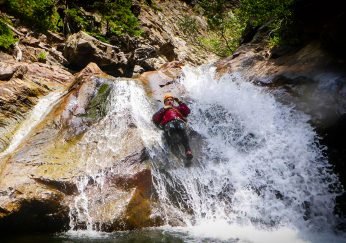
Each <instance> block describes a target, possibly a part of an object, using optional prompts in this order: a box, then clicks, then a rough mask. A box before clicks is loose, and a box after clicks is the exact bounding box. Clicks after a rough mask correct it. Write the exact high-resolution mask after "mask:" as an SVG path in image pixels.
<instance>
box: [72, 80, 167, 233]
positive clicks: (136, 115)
mask: <svg viewBox="0 0 346 243" xmlns="http://www.w3.org/2000/svg"><path fill="white" fill-rule="evenodd" d="M97 82H98V83H107V84H108V85H109V86H110V88H111V92H110V95H109V96H108V99H107V101H106V102H107V111H106V112H107V114H106V116H105V117H104V118H102V119H101V120H100V121H99V122H97V123H96V124H94V125H93V126H92V127H91V128H89V129H88V131H87V132H86V133H85V134H84V136H83V139H82V141H81V142H80V143H79V145H78V146H80V149H81V150H82V151H85V152H84V153H83V156H82V158H81V160H82V161H84V165H85V168H82V170H83V171H85V174H86V175H85V176H82V177H81V178H78V181H77V187H78V191H79V194H78V195H77V196H76V197H75V198H74V200H73V202H72V204H71V206H70V208H71V210H70V228H71V231H70V233H73V231H74V230H75V229H78V228H81V227H80V226H82V228H85V229H86V231H88V232H91V233H93V232H94V231H100V230H101V228H100V224H99V223H100V222H103V221H105V219H103V218H105V217H107V214H109V212H107V209H104V211H99V212H95V208H99V207H95V205H101V204H106V203H107V198H108V197H109V196H108V195H104V191H103V187H104V183H105V180H106V177H107V175H109V174H113V175H117V176H121V175H124V176H127V175H131V173H133V168H134V167H136V164H133V165H131V166H129V167H127V166H126V165H125V164H123V163H118V164H115V162H116V161H117V160H120V159H121V158H122V157H121V156H122V155H121V149H122V148H124V147H126V146H128V145H129V144H130V143H131V141H129V140H127V134H128V133H129V127H131V126H140V133H141V134H140V136H141V137H146V140H147V141H149V139H150V138H152V140H153V141H159V137H160V133H159V131H155V127H154V125H153V124H152V123H151V113H152V112H153V110H152V109H153V108H152V107H151V106H152V104H151V103H150V102H149V101H148V98H147V96H146V94H145V91H144V89H143V87H142V86H141V85H139V84H138V81H136V80H131V79H122V78H118V79H117V80H116V81H115V82H114V80H107V79H103V78H97ZM141 124H142V125H141ZM90 182H92V184H93V185H92V186H90V184H91V183H90ZM90 187H94V189H92V192H93V193H97V195H99V196H97V197H96V196H95V194H91V195H90V191H89V192H88V189H90ZM127 194H129V193H127ZM120 208H121V207H120ZM92 215H93V216H92ZM115 216H116V215H113V217H115ZM95 218H97V219H95Z"/></svg>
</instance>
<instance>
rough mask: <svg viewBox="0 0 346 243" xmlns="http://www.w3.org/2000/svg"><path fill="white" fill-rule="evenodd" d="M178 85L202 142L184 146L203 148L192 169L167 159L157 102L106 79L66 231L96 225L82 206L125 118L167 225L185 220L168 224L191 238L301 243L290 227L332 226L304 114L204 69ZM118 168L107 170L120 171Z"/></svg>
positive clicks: (188, 72) (188, 73) (323, 170)
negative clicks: (104, 101)
mask: <svg viewBox="0 0 346 243" xmlns="http://www.w3.org/2000/svg"><path fill="white" fill-rule="evenodd" d="M178 85H182V86H184V87H185V89H186V91H187V95H188V97H184V99H185V100H187V101H188V104H189V106H190V108H191V110H192V113H191V115H190V117H189V124H190V126H191V128H192V130H194V131H196V132H197V133H198V134H200V135H201V136H202V139H201V141H202V142H203V143H200V144H192V145H193V147H194V148H195V149H196V147H198V150H201V151H199V152H198V153H197V150H196V154H195V157H196V158H195V159H194V160H193V162H194V164H193V165H192V167H191V168H186V167H184V166H183V163H182V161H179V160H177V159H173V160H172V157H170V156H167V155H169V154H170V153H169V151H167V149H166V147H165V145H164V141H163V140H162V137H161V131H159V130H158V129H156V128H155V126H154V125H153V124H152V122H151V116H152V114H153V113H154V112H155V111H156V109H157V108H158V107H154V105H153V103H152V101H150V100H149V98H148V97H147V96H146V94H145V92H144V90H143V88H142V87H141V86H140V85H138V84H136V82H135V81H130V80H123V81H117V82H115V83H113V84H112V91H111V94H110V95H109V99H108V102H109V106H108V113H107V115H106V116H105V117H104V118H103V119H102V120H101V121H100V122H98V123H97V124H95V125H93V127H92V128H91V129H89V130H88V131H87V132H86V134H85V135H84V137H83V142H82V144H81V146H82V147H83V149H84V151H85V154H84V158H83V159H84V160H85V164H86V171H87V174H88V176H86V177H83V178H80V181H79V185H78V189H79V191H80V194H79V196H77V197H76V198H75V201H74V204H73V205H72V206H71V208H72V210H71V219H72V220H71V225H70V226H71V229H73V228H75V227H76V226H77V225H78V224H80V223H81V222H82V223H85V224H86V226H87V229H88V230H89V231H93V230H98V227H97V225H95V222H94V219H93V218H92V217H91V216H90V210H92V208H93V205H95V203H103V202H96V201H94V199H93V196H92V195H87V194H86V192H85V191H86V188H87V186H88V181H89V180H90V178H92V180H93V181H94V182H96V184H95V185H94V186H96V187H98V188H99V191H100V194H102V186H103V180H104V172H103V171H102V168H105V167H107V166H108V165H109V166H111V165H112V163H113V162H114V159H113V158H112V157H113V156H116V155H117V151H118V149H119V148H121V146H123V145H124V143H125V142H126V141H123V139H124V134H126V132H127V128H128V125H129V124H130V123H134V124H135V125H136V127H137V128H138V129H139V131H140V133H141V137H142V139H143V142H144V144H145V146H146V147H147V149H148V150H149V155H150V157H151V159H152V161H153V177H154V178H153V179H154V180H153V181H154V186H155V189H156V191H157V196H158V198H159V201H160V203H161V207H162V212H161V213H162V215H164V217H165V219H166V222H167V223H171V222H173V221H174V220H175V221H174V222H177V220H178V221H181V222H183V223H184V224H185V225H187V227H183V228H178V227H176V228H175V229H178V230H181V231H184V232H185V231H187V234H189V235H190V236H192V238H194V237H200V236H203V237H207V238H208V237H212V238H218V239H219V240H227V241H230V240H232V239H233V240H234V239H237V238H239V239H241V240H242V241H241V242H275V239H277V240H278V241H279V240H280V241H281V242H305V241H303V240H301V239H300V238H299V237H298V236H296V234H298V233H300V232H301V231H309V232H315V231H316V230H325V231H328V230H329V229H330V228H332V227H333V224H334V216H333V207H334V198H335V194H333V193H331V192H330V191H329V189H328V188H329V186H331V185H335V184H337V178H336V176H335V175H333V174H331V173H330V167H329V165H328V161H327V160H326V158H325V157H324V156H323V154H322V150H321V148H320V147H319V145H318V142H317V138H316V133H315V132H314V130H313V128H312V127H311V126H310V125H309V124H308V119H309V117H308V116H306V115H304V114H302V113H299V112H297V111H295V110H294V109H293V108H292V107H287V106H284V105H282V104H280V103H278V102H277V101H276V100H275V98H274V97H273V96H272V95H271V94H269V93H268V92H265V91H264V90H262V89H261V88H260V87H256V86H254V85H252V84H251V83H248V82H245V81H243V80H242V78H241V76H240V75H237V74H232V75H226V76H224V77H222V78H221V79H220V80H215V79H214V72H213V68H210V67H201V68H199V69H193V68H185V69H184V77H183V78H182V79H181V80H180V83H179V84H178ZM112 169H113V170H117V167H112ZM121 169H122V170H117V171H114V172H115V173H117V174H121V173H124V174H126V173H127V172H126V171H125V170H123V169H124V168H121ZM103 200H106V196H105V197H104V199H103ZM101 214H102V212H101ZM172 220H173V221H172ZM275 230H276V231H275ZM297 232H298V233H297ZM268 239H269V240H268ZM283 239H285V240H286V241H283ZM321 239H322V238H321ZM326 239H328V240H330V237H329V235H328V236H327V238H326ZM273 240H274V241H273ZM192 241H193V240H192ZM234 241H235V242H238V241H237V240H234ZM321 242H323V239H322V241H321Z"/></svg>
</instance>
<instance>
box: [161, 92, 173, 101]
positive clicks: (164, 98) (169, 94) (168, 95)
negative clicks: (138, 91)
mask: <svg viewBox="0 0 346 243" xmlns="http://www.w3.org/2000/svg"><path fill="white" fill-rule="evenodd" d="M168 98H174V96H173V95H172V93H165V94H164V96H163V102H165V101H166V99H168Z"/></svg>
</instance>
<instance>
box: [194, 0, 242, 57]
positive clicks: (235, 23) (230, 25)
mask: <svg viewBox="0 0 346 243" xmlns="http://www.w3.org/2000/svg"><path fill="white" fill-rule="evenodd" d="M199 6H200V7H201V8H202V10H203V15H204V16H205V17H206V18H207V22H208V27H209V34H208V35H207V36H206V37H202V38H201V43H203V45H204V46H205V47H206V48H207V49H209V50H210V51H212V52H214V53H215V54H217V55H219V56H228V55H230V54H231V53H232V52H233V51H234V50H235V49H236V48H237V47H238V46H239V40H240V38H241V35H242V32H243V30H244V27H245V25H244V24H243V22H241V21H240V19H239V17H238V15H237V14H235V13H234V12H233V11H232V8H231V6H230V4H229V1H226V0H200V1H199Z"/></svg>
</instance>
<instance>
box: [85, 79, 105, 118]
mask: <svg viewBox="0 0 346 243" xmlns="http://www.w3.org/2000/svg"><path fill="white" fill-rule="evenodd" d="M110 91H111V88H110V86H109V84H106V83H103V84H101V86H100V87H99V88H98V90H97V94H96V95H95V96H94V97H93V98H92V99H91V101H90V103H89V105H88V108H87V112H86V115H85V116H86V117H88V118H90V119H92V120H98V119H100V118H102V117H104V116H105V115H106V114H107V109H106V108H107V97H108V95H109V93H110Z"/></svg>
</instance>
